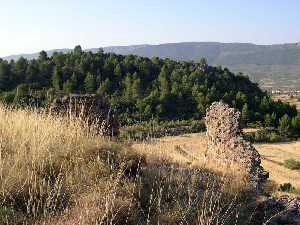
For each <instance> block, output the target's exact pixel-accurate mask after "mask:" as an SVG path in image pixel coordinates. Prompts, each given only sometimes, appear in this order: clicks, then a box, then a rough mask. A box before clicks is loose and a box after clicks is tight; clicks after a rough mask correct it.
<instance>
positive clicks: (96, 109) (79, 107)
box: [50, 94, 119, 136]
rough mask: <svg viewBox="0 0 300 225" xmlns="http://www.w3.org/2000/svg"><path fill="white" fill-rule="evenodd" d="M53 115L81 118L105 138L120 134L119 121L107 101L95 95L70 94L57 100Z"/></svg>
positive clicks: (51, 110) (52, 111)
mask: <svg viewBox="0 0 300 225" xmlns="http://www.w3.org/2000/svg"><path fill="white" fill-rule="evenodd" d="M50 112H51V113H59V114H64V115H68V116H69V117H77V118H80V119H81V120H82V121H83V122H85V123H87V124H88V126H90V125H95V126H96V128H97V132H98V133H99V134H101V135H103V136H116V135H118V134H119V121H118V118H117V115H116V114H115V112H114V110H113V109H112V108H111V106H110V105H109V103H108V102H107V100H105V99H104V98H103V97H101V96H98V95H94V94H70V95H66V96H63V97H61V98H56V99H54V101H53V102H52V103H51V105H50Z"/></svg>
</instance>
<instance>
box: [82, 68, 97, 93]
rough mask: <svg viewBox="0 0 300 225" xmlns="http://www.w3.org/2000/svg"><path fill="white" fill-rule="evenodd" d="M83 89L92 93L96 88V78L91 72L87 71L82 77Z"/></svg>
mask: <svg viewBox="0 0 300 225" xmlns="http://www.w3.org/2000/svg"><path fill="white" fill-rule="evenodd" d="M84 90H85V92H86V93H93V92H95V90H96V80H95V77H94V76H93V75H92V74H91V73H88V74H87V75H86V77H85V79H84Z"/></svg>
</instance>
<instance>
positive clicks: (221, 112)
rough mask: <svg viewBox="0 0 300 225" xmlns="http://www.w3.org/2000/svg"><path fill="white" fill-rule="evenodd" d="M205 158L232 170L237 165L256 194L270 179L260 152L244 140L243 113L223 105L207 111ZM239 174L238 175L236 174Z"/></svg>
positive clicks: (214, 106) (216, 103) (216, 105)
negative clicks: (241, 117)
mask: <svg viewBox="0 0 300 225" xmlns="http://www.w3.org/2000/svg"><path fill="white" fill-rule="evenodd" d="M205 123H206V127H207V139H208V143H207V150H206V158H207V159H209V160H213V161H215V162H216V163H219V164H223V165H227V166H229V167H230V166H231V165H233V164H235V165H238V167H239V169H240V170H241V171H244V172H246V174H247V176H248V177H247V179H248V182H249V184H250V186H252V187H253V188H254V189H255V190H256V191H257V192H260V191H262V185H263V183H264V182H265V181H266V180H267V178H268V173H267V172H265V171H264V170H263V168H262V166H261V158H260V155H259V153H258V152H257V150H256V149H255V148H254V147H253V146H252V145H251V144H250V143H249V142H247V141H245V140H244V138H243V136H242V131H241V128H240V112H238V111H237V110H236V109H233V108H230V107H229V106H228V105H227V104H225V103H222V102H215V103H213V104H212V105H211V106H210V107H209V109H208V110H207V114H206V118H205ZM237 172H238V171H237Z"/></svg>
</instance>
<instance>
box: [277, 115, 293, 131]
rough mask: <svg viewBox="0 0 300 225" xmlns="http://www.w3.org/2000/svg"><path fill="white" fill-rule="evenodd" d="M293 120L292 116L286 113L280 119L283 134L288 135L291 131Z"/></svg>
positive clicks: (280, 129)
mask: <svg viewBox="0 0 300 225" xmlns="http://www.w3.org/2000/svg"><path fill="white" fill-rule="evenodd" d="M290 126H291V120H290V117H289V116H288V115H287V114H285V115H284V116H283V117H281V118H280V119H279V126H278V129H279V132H280V134H281V135H284V136H288V135H289V133H290Z"/></svg>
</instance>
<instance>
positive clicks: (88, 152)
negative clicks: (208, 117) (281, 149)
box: [0, 106, 298, 225]
mask: <svg viewBox="0 0 300 225" xmlns="http://www.w3.org/2000/svg"><path fill="white" fill-rule="evenodd" d="M204 140H205V138H204V134H192V135H184V136H177V137H165V138H161V139H158V140H157V141H156V142H152V143H134V144H133V145H132V146H131V145H130V144H129V143H118V142H117V141H111V140H107V139H104V138H102V137H99V136H97V135H96V134H95V133H94V132H93V129H92V128H87V127H85V126H84V124H82V122H80V121H77V120H72V119H69V118H60V117H54V116H50V115H48V114H46V113H43V112H36V111H30V110H11V109H7V108H4V107H3V106H0V153H1V154H0V177H1V179H0V224H1V225H3V224H43V225H48V224H49V225H50V224H56V225H60V224H61V225H62V224H66V225H71V224H72V225H73V224H78V225H93V224H119V225H121V224H128V225H131V224H132V225H136V224H141V225H144V224H149V225H150V224H165V225H170V224H174V225H175V224H188V225H190V224H195V225H204V224H205V225H210V224H211V225H213V224H223V225H229V224H245V221H248V219H249V215H250V214H251V213H252V212H253V211H251V209H249V207H248V206H249V204H248V203H249V202H248V200H249V197H251V195H249V192H248V187H247V186H246V185H245V182H244V181H245V180H244V174H242V173H241V174H236V171H237V170H236V169H235V168H234V167H232V168H227V167H220V166H216V165H214V164H212V163H209V162H205V161H203V160H202V159H203V157H202V156H203V155H202V152H203V150H204V149H205V141H204ZM297 146H298V143H296V145H295V148H298V147H297ZM292 151H295V149H294V150H292ZM266 157H267V156H266ZM295 157H296V155H295ZM297 157H298V156H297ZM136 169H138V170H140V171H141V173H136ZM266 169H268V167H267V164H266ZM271 176H272V172H271ZM274 179H275V178H274ZM293 184H294V185H296V184H295V183H293ZM245 194H246V195H245ZM254 206H255V205H254ZM237 215H239V216H238V217H237ZM233 220H234V221H235V220H237V223H235V222H234V221H233ZM249 224H251V223H249ZM255 224H257V223H255Z"/></svg>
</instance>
